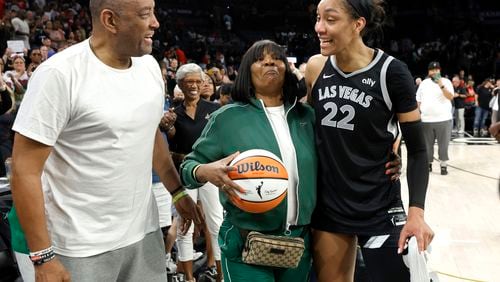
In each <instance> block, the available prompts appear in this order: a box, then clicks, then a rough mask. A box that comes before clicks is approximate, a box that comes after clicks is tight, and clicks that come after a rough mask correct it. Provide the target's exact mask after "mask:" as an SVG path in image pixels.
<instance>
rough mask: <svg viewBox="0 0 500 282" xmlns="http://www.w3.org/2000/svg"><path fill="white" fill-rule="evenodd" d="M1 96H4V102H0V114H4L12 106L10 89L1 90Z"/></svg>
mask: <svg viewBox="0 0 500 282" xmlns="http://www.w3.org/2000/svg"><path fill="white" fill-rule="evenodd" d="M0 96H1V97H2V103H1V104H0V115H3V114H5V112H7V111H8V110H9V109H10V108H11V107H12V99H11V98H10V92H9V90H7V89H5V91H2V92H0Z"/></svg>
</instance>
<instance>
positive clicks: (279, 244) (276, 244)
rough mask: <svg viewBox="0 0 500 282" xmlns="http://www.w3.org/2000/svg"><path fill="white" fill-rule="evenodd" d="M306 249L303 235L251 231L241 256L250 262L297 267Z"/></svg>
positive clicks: (246, 261)
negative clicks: (289, 235)
mask: <svg viewBox="0 0 500 282" xmlns="http://www.w3.org/2000/svg"><path fill="white" fill-rule="evenodd" d="M304 249H305V246H304V239H303V238H301V237H287V236H275V235H265V234H262V233H259V232H256V231H251V232H249V233H248V236H247V240H246V242H245V247H244V248H243V252H242V254H241V257H242V260H243V262H244V263H248V264H255V265H263V266H274V267H283V268H296V267H297V266H298V265H299V262H300V259H301V258H302V254H303V253H304Z"/></svg>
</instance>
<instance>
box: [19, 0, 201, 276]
mask: <svg viewBox="0 0 500 282" xmlns="http://www.w3.org/2000/svg"><path fill="white" fill-rule="evenodd" d="M154 6H155V3H154V0H122V1H111V0H91V1H90V10H91V14H92V25H93V30H92V37H91V38H90V39H88V40H85V41H83V42H81V43H79V44H76V45H74V46H72V47H70V48H68V49H66V50H64V51H63V52H61V53H58V54H57V55H55V56H53V57H52V58H51V59H50V60H47V61H46V62H44V63H43V64H41V65H40V66H39V67H38V68H37V69H36V71H35V72H34V73H33V75H32V77H31V79H30V82H29V85H28V89H27V92H26V94H25V99H24V100H23V103H22V104H21V107H20V109H19V112H18V115H17V118H16V121H15V123H14V126H13V130H14V131H16V136H15V142H14V149H13V154H12V159H13V162H12V166H13V167H12V182H11V183H12V195H13V198H14V205H15V209H14V212H15V213H17V216H15V217H13V218H14V219H17V218H18V219H19V223H20V225H21V227H22V231H24V233H25V236H26V241H27V247H28V249H29V258H30V260H31V261H32V263H33V265H35V267H34V275H35V276H36V280H37V281H42V280H43V281H69V280H70V279H71V280H73V281H165V279H166V270H165V253H164V246H163V240H162V234H161V232H160V229H159V222H158V210H157V207H156V203H155V200H154V197H153V194H152V189H151V182H152V181H151V170H152V169H153V170H154V171H155V172H156V173H157V174H158V175H159V176H160V179H161V181H162V182H163V184H164V186H165V187H166V188H167V190H168V191H169V192H170V193H171V194H172V197H173V203H174V204H175V207H176V209H177V211H178V212H179V213H180V214H181V216H183V217H184V218H185V219H186V220H188V221H189V220H194V221H195V222H197V223H200V222H201V221H202V215H201V211H200V210H199V209H198V208H197V206H196V204H195V203H194V202H193V200H192V199H191V198H190V197H186V196H187V193H186V191H185V190H184V188H183V187H182V186H181V182H180V180H179V176H178V174H177V171H176V170H175V167H174V165H173V163H172V159H171V157H170V153H169V151H168V147H167V145H166V143H165V141H164V139H163V138H162V136H161V133H160V132H159V130H158V124H159V122H160V119H161V117H162V113H163V102H164V100H163V97H164V93H165V89H164V83H163V79H162V77H161V71H160V68H159V66H158V63H157V62H156V61H155V59H154V58H153V57H152V56H150V55H147V54H149V53H150V52H151V51H152V43H153V42H152V37H153V34H154V31H155V30H156V29H157V28H158V27H159V23H158V21H157V19H156V17H155V15H154ZM9 218H10V216H9ZM13 234H19V230H13ZM14 237H15V236H14ZM17 239H18V238H17ZM29 278H31V279H33V280H34V278H33V277H29ZM25 281H26V280H25Z"/></svg>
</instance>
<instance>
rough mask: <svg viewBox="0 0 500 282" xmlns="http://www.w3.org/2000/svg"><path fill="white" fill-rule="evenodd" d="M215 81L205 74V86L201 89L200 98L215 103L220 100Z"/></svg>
mask: <svg viewBox="0 0 500 282" xmlns="http://www.w3.org/2000/svg"><path fill="white" fill-rule="evenodd" d="M215 89H216V86H215V81H214V80H213V79H212V77H211V76H209V75H208V74H206V73H203V84H202V85H201V89H200V97H201V98H202V99H205V100H207V101H215V100H218V97H217V95H216V94H215Z"/></svg>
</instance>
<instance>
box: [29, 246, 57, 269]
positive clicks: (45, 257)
mask: <svg viewBox="0 0 500 282" xmlns="http://www.w3.org/2000/svg"><path fill="white" fill-rule="evenodd" d="M29 257H30V260H31V262H32V263H33V264H34V265H41V264H44V263H46V262H49V261H51V260H53V259H54V258H55V257H56V254H55V253H54V250H53V248H52V246H50V247H48V248H47V249H44V250H41V251H37V252H30V254H29Z"/></svg>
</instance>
